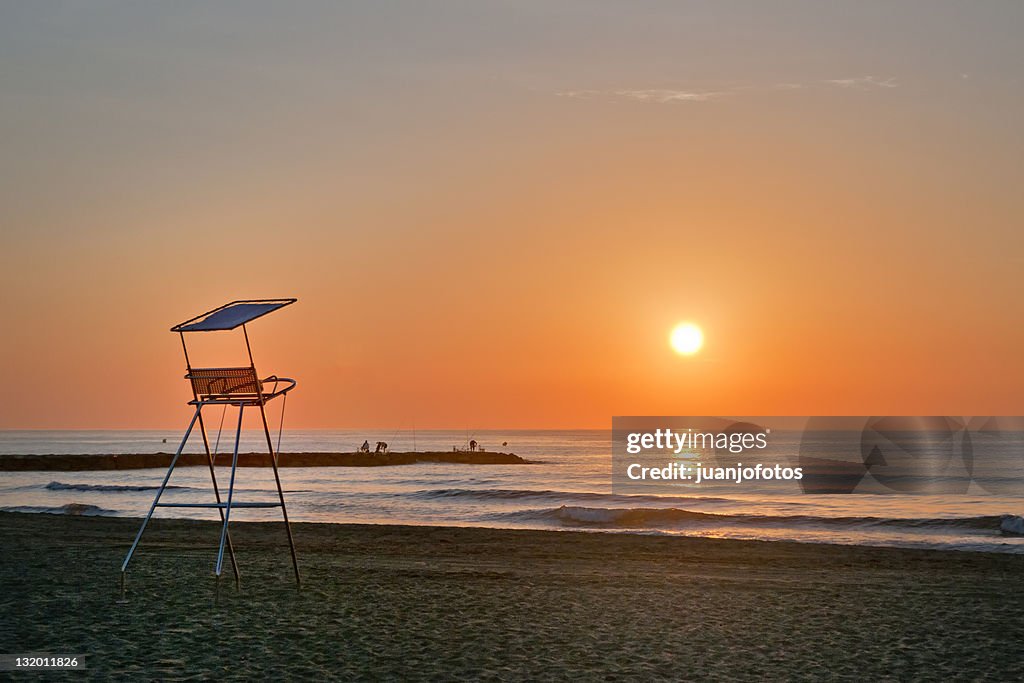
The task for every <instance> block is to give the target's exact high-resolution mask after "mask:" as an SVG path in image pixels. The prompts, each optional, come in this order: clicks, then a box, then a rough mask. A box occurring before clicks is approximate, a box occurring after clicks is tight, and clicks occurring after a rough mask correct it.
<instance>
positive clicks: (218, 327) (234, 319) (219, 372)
mask: <svg viewBox="0 0 1024 683" xmlns="http://www.w3.org/2000/svg"><path fill="white" fill-rule="evenodd" d="M296 301H297V299H255V300H247V301H232V302H231V303H227V304H224V305H223V306H220V307H218V308H215V309H213V310H212V311H208V312H206V313H203V314H202V315H199V316H196V317H195V318H191V319H189V320H186V321H185V322H183V323H181V324H178V325H175V326H174V327H172V328H171V332H177V333H178V335H179V336H180V337H181V348H182V351H183V352H184V353H185V368H186V373H185V379H187V380H189V382H190V384H191V387H192V400H191V401H189V402H188V405H190V406H194V407H195V412H194V413H193V414H192V421H191V422H189V425H188V428H187V429H186V430H185V436H184V437H182V439H181V444H180V445H179V446H178V450H177V452H176V453H175V454H174V457H173V458H172V459H171V464H170V466H168V468H167V474H166V475H165V476H164V480H163V483H162V484H160V488H159V489H158V490H157V492H156V497H155V498H154V499H153V504H152V505H151V506H150V508H149V512H148V513H147V514H146V518H145V519H144V520H143V521H142V527H140V528H139V533H138V534H136V535H135V542H134V543H132V547H131V549H130V550H129V551H128V555H127V556H126V557H125V558H124V563H123V564H122V565H121V581H122V585H123V582H124V575H125V571H126V570H127V569H128V563H129V562H130V561H131V559H132V555H133V554H134V553H135V549H136V548H137V547H138V545H139V541H140V540H141V539H142V534H143V533H144V532H145V531H146V525H147V524H149V520H150V518H151V517H152V516H153V512H154V511H155V510H156V509H157V508H158V507H176V508H216V509H217V510H218V512H219V513H220V517H221V524H222V528H221V533H220V548H219V550H218V551H217V565H216V569H215V574H216V575H217V578H218V579H220V575H221V570H222V569H223V567H224V548H225V546H226V547H227V549H228V553H229V555H230V557H231V568H232V569H233V570H234V574H235V582H236V583H237V582H238V580H239V575H238V564H237V563H236V561H235V549H234V546H232V544H231V536H230V534H229V533H228V522H229V521H230V519H231V510H232V509H234V508H274V507H279V508H281V515H282V516H283V517H284V526H285V530H286V531H287V532H288V546H289V548H290V549H291V553H292V567H293V568H294V569H295V582H296V583H300V578H299V562H298V559H297V558H296V555H295V542H294V540H293V539H292V529H291V525H290V524H289V523H288V509H287V508H286V507H285V504H284V491H282V490H281V477H280V475H279V474H278V471H277V452H276V451H275V449H274V443H273V440H272V439H271V436H270V426H269V424H268V423H267V410H266V406H267V403H269V402H270V401H272V400H274V399H275V398H277V397H279V396H282V397H284V398H283V399H282V401H284V402H287V394H288V392H289V391H291V390H292V389H294V388H295V380H293V379H288V378H286V377H277V376H276V375H270V376H269V377H266V378H264V379H260V378H259V375H258V374H257V373H256V364H255V362H254V361H253V358H252V347H251V346H250V345H249V332H248V330H247V329H246V323H249V322H252V321H253V320H255V319H256V318H260V317H262V316H265V315H267V314H268V313H272V312H274V311H276V310H278V309H279V308H284V307H285V306H288V305H290V304H293V303H295V302H296ZM239 326H241V328H242V334H243V335H244V336H245V348H246V351H247V352H248V354H249V365H248V366H244V367H222V368H194V367H192V364H191V363H190V362H189V357H188V346H187V345H186V344H185V333H186V332H219V331H226V330H234V329H237V328H238V327H239ZM210 405H213V406H217V405H219V406H224V409H225V410H226V409H227V406H237V407H238V426H237V427H236V429H235V448H234V455H233V456H232V458H231V479H230V481H229V482H228V493H227V501H226V502H224V501H222V500H221V495H220V489H219V488H218V486H217V475H216V473H215V471H214V455H215V454H214V453H213V452H212V451H211V450H210V440H209V438H208V436H207V433H206V425H205V423H204V422H203V408H204V407H206V406H210ZM246 408H259V411H260V418H261V419H262V421H263V432H264V434H265V435H266V438H267V450H268V451H269V456H270V465H271V467H273V469H274V481H275V482H276V483H277V496H278V499H277V501H271V502H235V501H234V500H233V495H234V492H235V473H236V471H237V470H238V442H239V440H240V438H241V435H242V415H243V413H244V412H245V409H246ZM196 422H198V423H199V431H200V432H201V433H202V436H203V447H204V448H205V450H206V460H207V462H208V463H209V467H210V479H211V480H212V482H213V495H214V498H215V500H216V502H213V503H161V502H160V497H161V496H162V495H163V493H164V490H165V489H166V488H167V482H168V481H169V480H170V478H171V473H172V472H173V471H174V466H175V465H176V464H177V462H178V458H179V457H180V456H181V453H182V451H183V450H184V449H185V444H186V443H187V442H188V438H189V436H190V435H191V434H192V429H193V428H194V427H195V425H196ZM221 425H222V426H223V418H222V421H221ZM281 425H282V428H283V425H284V405H283V404H282V408H281ZM218 440H219V436H218ZM280 443H281V442H280V433H279V434H278V446H280Z"/></svg>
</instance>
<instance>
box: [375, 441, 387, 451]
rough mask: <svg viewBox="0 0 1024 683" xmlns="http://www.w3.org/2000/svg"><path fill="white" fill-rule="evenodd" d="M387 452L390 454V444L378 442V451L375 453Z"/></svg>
mask: <svg viewBox="0 0 1024 683" xmlns="http://www.w3.org/2000/svg"><path fill="white" fill-rule="evenodd" d="M387 452H388V443H387V441H378V442H377V449H376V450H375V451H374V453H387Z"/></svg>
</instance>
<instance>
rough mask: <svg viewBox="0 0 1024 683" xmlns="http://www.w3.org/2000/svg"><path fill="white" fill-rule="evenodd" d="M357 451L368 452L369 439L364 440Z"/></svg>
mask: <svg viewBox="0 0 1024 683" xmlns="http://www.w3.org/2000/svg"><path fill="white" fill-rule="evenodd" d="M359 452H360V453H369V452H370V440H369V439H367V440H366V441H364V442H363V445H362V446H360V447H359Z"/></svg>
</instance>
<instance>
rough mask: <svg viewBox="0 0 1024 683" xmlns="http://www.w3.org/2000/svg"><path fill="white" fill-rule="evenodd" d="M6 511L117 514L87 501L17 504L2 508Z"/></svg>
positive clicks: (86, 514) (83, 515) (44, 513)
mask: <svg viewBox="0 0 1024 683" xmlns="http://www.w3.org/2000/svg"><path fill="white" fill-rule="evenodd" d="M0 510H3V511H4V512H28V513H34V514H43V515H74V516H79V517H98V516H101V515H113V514H117V513H115V512H114V511H113V510H107V509H104V508H101V507H99V506H98V505H86V504H85V503H68V504H67V505H58V506H56V507H48V506H45V505H16V506H13V507H4V508H0Z"/></svg>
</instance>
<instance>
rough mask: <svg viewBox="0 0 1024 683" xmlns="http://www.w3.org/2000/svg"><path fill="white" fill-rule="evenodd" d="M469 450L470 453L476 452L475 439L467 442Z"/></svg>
mask: <svg viewBox="0 0 1024 683" xmlns="http://www.w3.org/2000/svg"><path fill="white" fill-rule="evenodd" d="M469 450H470V451H471V452H472V451H475V450H476V439H470V440H469Z"/></svg>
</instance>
